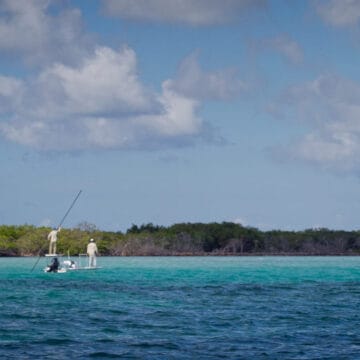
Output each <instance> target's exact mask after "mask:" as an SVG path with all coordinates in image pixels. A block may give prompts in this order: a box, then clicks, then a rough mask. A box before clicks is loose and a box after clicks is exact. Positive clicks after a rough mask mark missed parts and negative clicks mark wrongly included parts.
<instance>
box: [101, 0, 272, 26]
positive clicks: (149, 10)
mask: <svg viewBox="0 0 360 360" xmlns="http://www.w3.org/2000/svg"><path fill="white" fill-rule="evenodd" d="M266 3H267V0H222V1H218V0H172V1H168V0H137V1H133V0H103V5H104V9H105V12H106V13H107V14H108V15H111V16H114V17H119V18H123V19H129V20H137V21H149V22H163V23H180V24H186V25H191V26H211V25H218V24H224V23H228V22H231V21H234V20H236V19H238V18H239V17H240V16H241V15H242V14H244V13H246V12H248V11H249V10H252V9H254V8H263V7H265V6H266Z"/></svg>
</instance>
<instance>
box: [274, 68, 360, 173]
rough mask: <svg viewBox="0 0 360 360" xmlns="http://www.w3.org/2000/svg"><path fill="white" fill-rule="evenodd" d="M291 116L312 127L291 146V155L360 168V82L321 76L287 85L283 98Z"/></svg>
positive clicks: (334, 166) (325, 164) (330, 165)
mask: <svg viewBox="0 0 360 360" xmlns="http://www.w3.org/2000/svg"><path fill="white" fill-rule="evenodd" d="M281 101H282V103H285V102H286V104H287V106H288V110H289V111H288V112H287V116H288V117H291V116H292V117H294V118H296V119H297V120H298V121H301V122H303V123H304V124H305V125H306V126H307V127H310V130H309V131H308V133H307V134H305V135H304V136H303V137H302V138H301V139H298V140H297V141H295V142H294V143H293V144H292V145H291V146H289V147H288V149H287V150H288V152H289V153H290V154H292V156H294V157H296V158H298V159H303V160H305V161H308V162H311V163H314V164H317V165H319V166H322V167H326V168H332V169H337V170H339V169H340V170H352V171H353V170H355V171H358V170H359V169H360V160H359V159H360V85H359V84H357V83H355V82H353V81H351V80H347V79H344V78H341V77H338V76H331V75H327V76H321V77H319V78H317V79H315V80H314V81H311V82H308V83H306V84H304V85H302V86H297V87H292V88H290V89H288V91H287V93H286V95H285V96H284V97H283V98H282V99H281Z"/></svg>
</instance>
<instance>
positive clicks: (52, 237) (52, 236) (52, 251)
mask: <svg viewBox="0 0 360 360" xmlns="http://www.w3.org/2000/svg"><path fill="white" fill-rule="evenodd" d="M60 230H61V227H60V226H59V228H58V229H57V230H56V229H53V230H51V231H50V232H49V235H48V240H49V241H50V244H49V254H50V255H55V254H56V241H57V233H58V232H59V231H60Z"/></svg>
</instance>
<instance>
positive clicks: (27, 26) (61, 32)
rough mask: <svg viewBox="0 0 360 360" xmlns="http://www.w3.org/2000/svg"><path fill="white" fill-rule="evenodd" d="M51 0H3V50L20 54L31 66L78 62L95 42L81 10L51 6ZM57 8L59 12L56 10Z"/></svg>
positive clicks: (0, 18)
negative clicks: (87, 31) (83, 20)
mask: <svg viewBox="0 0 360 360" xmlns="http://www.w3.org/2000/svg"><path fill="white" fill-rule="evenodd" d="M52 4H55V3H53V2H51V1H48V0H16V1H13V0H2V1H1V3H0V51H2V53H3V55H4V54H7V55H8V56H10V55H21V57H23V59H24V60H25V62H26V63H27V64H28V65H31V66H39V65H43V64H45V63H47V64H49V63H51V62H53V61H55V60H56V61H61V62H65V63H76V61H77V59H79V58H82V57H83V56H84V55H85V54H86V53H87V51H88V50H89V47H90V46H91V44H92V41H91V36H89V35H88V34H86V33H85V32H84V30H83V25H82V15H81V11H80V10H79V9H75V8H61V9H60V10H59V9H52V8H51V5H52ZM55 10H56V11H55Z"/></svg>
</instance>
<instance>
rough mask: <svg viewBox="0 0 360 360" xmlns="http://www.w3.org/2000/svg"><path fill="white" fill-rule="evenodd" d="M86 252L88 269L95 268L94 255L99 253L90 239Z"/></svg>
mask: <svg viewBox="0 0 360 360" xmlns="http://www.w3.org/2000/svg"><path fill="white" fill-rule="evenodd" d="M86 252H87V254H88V256H89V267H96V255H97V254H98V253H99V251H98V248H97V246H96V244H95V241H94V239H90V242H89V244H88V246H87V251H86Z"/></svg>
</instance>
